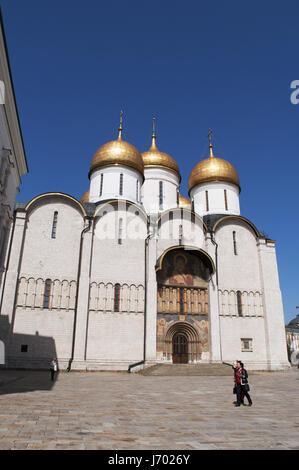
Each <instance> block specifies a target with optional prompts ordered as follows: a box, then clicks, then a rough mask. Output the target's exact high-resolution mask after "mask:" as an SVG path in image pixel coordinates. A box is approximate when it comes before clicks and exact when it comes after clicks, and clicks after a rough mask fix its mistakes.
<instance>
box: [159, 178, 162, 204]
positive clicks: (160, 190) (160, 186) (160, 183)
mask: <svg viewBox="0 0 299 470" xmlns="http://www.w3.org/2000/svg"><path fill="white" fill-rule="evenodd" d="M159 209H163V181H159Z"/></svg>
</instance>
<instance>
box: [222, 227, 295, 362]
mask: <svg viewBox="0 0 299 470" xmlns="http://www.w3.org/2000/svg"><path fill="white" fill-rule="evenodd" d="M233 232H234V233H235V242H236V244H235V245H234V238H233ZM215 240H216V242H217V244H218V295H219V319H220V341H221V349H222V360H224V361H226V362H231V361H233V360H237V359H240V360H242V361H243V362H244V363H245V364H246V367H248V369H269V370H270V369H271V370H273V369H277V368H287V367H288V362H287V358H286V342H285V338H284V327H283V311H282V302H281V296H280V289H279V281H278V276H277V266H276V254H275V246H274V244H273V242H271V243H267V242H266V241H265V240H264V241H263V240H262V239H258V238H257V236H256V234H255V233H254V230H253V229H252V228H251V227H250V226H249V225H248V224H247V223H246V222H245V221H242V220H237V219H228V220H227V221H223V222H221V223H220V224H219V225H218V226H217V228H216V233H215ZM270 245H272V246H271V248H270ZM235 250H236V252H235ZM269 250H270V252H269ZM237 291H239V292H240V293H241V309H242V310H241V312H240V311H239V310H238V302H237ZM270 331H271V333H270ZM244 341H245V342H246V343H249V344H250V348H249V350H246V349H245V348H244V347H243V345H244Z"/></svg>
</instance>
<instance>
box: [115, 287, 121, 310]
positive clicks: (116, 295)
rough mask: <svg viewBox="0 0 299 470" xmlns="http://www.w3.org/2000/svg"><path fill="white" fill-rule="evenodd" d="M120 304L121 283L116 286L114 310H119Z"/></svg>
mask: <svg viewBox="0 0 299 470" xmlns="http://www.w3.org/2000/svg"><path fill="white" fill-rule="evenodd" d="M119 304H120V284H115V286H114V311H115V312H119Z"/></svg>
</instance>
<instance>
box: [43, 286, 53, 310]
mask: <svg viewBox="0 0 299 470" xmlns="http://www.w3.org/2000/svg"><path fill="white" fill-rule="evenodd" d="M51 285H52V281H51V279H46V281H45V290H44V304H43V305H44V308H49V305H50V294H51Z"/></svg>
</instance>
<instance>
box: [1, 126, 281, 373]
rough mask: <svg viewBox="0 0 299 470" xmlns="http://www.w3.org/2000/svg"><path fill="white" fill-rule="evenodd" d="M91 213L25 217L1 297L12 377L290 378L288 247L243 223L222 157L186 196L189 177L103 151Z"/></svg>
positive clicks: (45, 201) (73, 210) (33, 210)
mask: <svg viewBox="0 0 299 470" xmlns="http://www.w3.org/2000/svg"><path fill="white" fill-rule="evenodd" d="M89 179H90V188H89V190H88V191H87V192H86V193H85V194H84V196H83V197H82V199H81V201H78V200H77V199H75V198H74V197H72V196H70V195H68V194H64V193H56V192H55V193H46V194H41V195H39V196H37V197H35V198H34V199H32V200H31V201H30V202H28V203H27V204H20V203H19V204H17V205H16V210H15V215H14V224H13V227H12V230H11V235H10V241H9V244H8V249H7V255H6V257H7V258H6V266H7V268H6V272H5V275H4V276H3V279H2V285H1V314H0V329H1V338H0V339H1V341H2V344H3V345H4V346H3V347H4V353H5V366H6V367H10V368H13V367H25V368H26V367H27V368H34V367H35V368H44V367H48V366H49V361H50V360H51V358H52V357H57V359H58V362H59V367H60V369H68V370H128V369H129V370H138V368H143V367H147V366H149V365H152V364H159V363H181V364H183V363H186V364H188V363H189V364H190V363H202V362H203V363H220V362H222V361H225V362H231V361H234V360H236V359H241V360H242V361H243V362H244V363H245V364H246V366H247V368H248V369H251V370H253V369H255V370H282V369H286V368H288V367H289V362H288V358H287V349H286V339H285V329H284V316H283V306H282V298H281V292H280V287H279V278H278V269H277V262H276V251H275V241H274V240H270V239H268V238H266V237H265V236H264V235H263V234H262V233H261V232H259V230H258V228H256V226H255V225H254V223H253V222H251V221H249V220H248V219H246V218H244V217H242V216H241V215H240V205H239V194H240V183H239V178H238V174H237V172H236V170H235V168H234V167H233V166H232V165H231V164H230V163H229V162H228V161H226V160H224V159H222V158H218V157H216V156H214V153H213V146H212V143H211V136H210V154H209V156H207V158H205V159H204V160H202V161H200V162H199V163H197V164H196V165H195V167H194V168H193V170H192V171H191V173H190V178H189V196H190V199H188V198H185V197H182V196H181V194H180V182H181V176H180V171H179V167H178V165H177V163H176V162H175V160H174V159H173V158H172V157H171V156H169V155H168V154H166V153H164V152H161V151H160V150H158V148H157V145H156V135H155V129H154V128H153V135H152V144H151V147H150V148H149V150H148V151H146V152H145V153H142V154H141V153H140V152H139V151H138V150H137V148H136V147H135V146H133V145H132V144H130V143H128V142H126V141H125V140H123V137H122V121H121V123H120V128H119V136H118V138H117V140H114V141H111V142H108V143H106V144H104V145H103V146H102V147H100V148H99V149H98V150H97V152H96V153H95V155H94V156H93V158H92V161H91V165H90V169H89Z"/></svg>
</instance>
